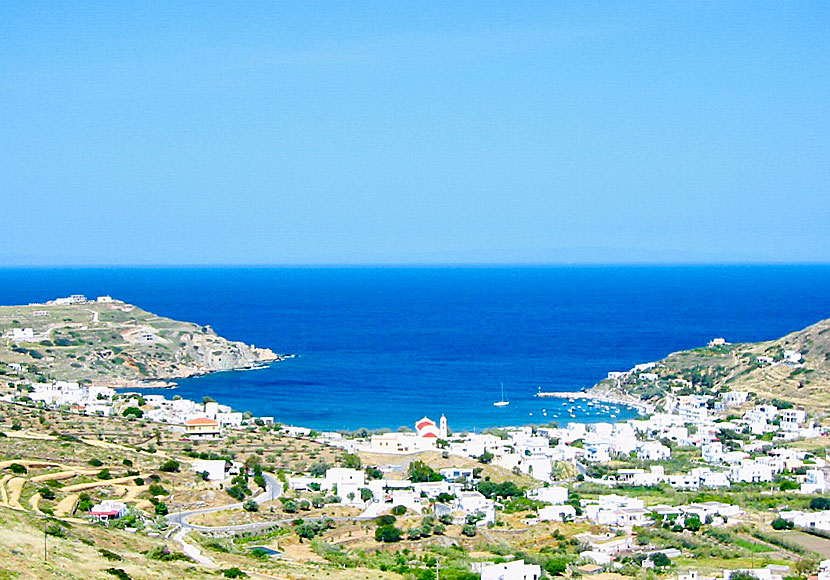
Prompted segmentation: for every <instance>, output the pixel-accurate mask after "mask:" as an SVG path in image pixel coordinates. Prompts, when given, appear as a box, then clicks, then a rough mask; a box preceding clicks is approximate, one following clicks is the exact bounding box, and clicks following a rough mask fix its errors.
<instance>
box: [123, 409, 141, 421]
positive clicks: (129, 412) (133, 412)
mask: <svg viewBox="0 0 830 580" xmlns="http://www.w3.org/2000/svg"><path fill="white" fill-rule="evenodd" d="M121 415H123V416H124V417H135V418H136V419H141V418H142V417H143V416H144V411H142V410H141V409H139V408H138V407H127V408H126V409H124V412H122V413H121Z"/></svg>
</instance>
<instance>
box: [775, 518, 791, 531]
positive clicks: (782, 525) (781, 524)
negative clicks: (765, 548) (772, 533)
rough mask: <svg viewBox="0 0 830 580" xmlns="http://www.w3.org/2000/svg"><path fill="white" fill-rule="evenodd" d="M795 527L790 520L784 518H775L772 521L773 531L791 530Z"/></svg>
mask: <svg viewBox="0 0 830 580" xmlns="http://www.w3.org/2000/svg"><path fill="white" fill-rule="evenodd" d="M794 527H795V524H794V523H793V522H791V521H790V520H785V519H784V518H775V519H774V520H772V529H773V530H791V529H793V528H794Z"/></svg>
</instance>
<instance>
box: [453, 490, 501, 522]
mask: <svg viewBox="0 0 830 580" xmlns="http://www.w3.org/2000/svg"><path fill="white" fill-rule="evenodd" d="M458 507H459V509H461V510H462V511H464V512H465V513H468V514H477V515H479V516H482V519H481V520H480V521H479V522H478V523H479V525H484V524H489V523H491V522H495V521H496V504H495V503H494V502H493V501H492V500H489V499H487V498H486V497H484V495H482V494H481V493H479V492H477V491H462V492H461V493H459V494H458Z"/></svg>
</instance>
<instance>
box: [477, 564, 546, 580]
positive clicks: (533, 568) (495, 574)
mask: <svg viewBox="0 0 830 580" xmlns="http://www.w3.org/2000/svg"><path fill="white" fill-rule="evenodd" d="M541 577H542V568H541V566H539V565H537V564H525V561H524V560H513V561H512V562H504V563H503V564H489V565H485V566H483V567H482V568H481V580H539V578H541Z"/></svg>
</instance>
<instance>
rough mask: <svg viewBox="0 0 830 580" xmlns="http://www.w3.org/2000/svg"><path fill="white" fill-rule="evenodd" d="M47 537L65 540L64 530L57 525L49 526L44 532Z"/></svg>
mask: <svg viewBox="0 0 830 580" xmlns="http://www.w3.org/2000/svg"><path fill="white" fill-rule="evenodd" d="M45 532H46V535H47V536H55V537H56V538H65V537H66V530H65V529H63V527H62V526H60V525H58V524H51V525H50V526H48V527H47V528H46V530H45Z"/></svg>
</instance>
